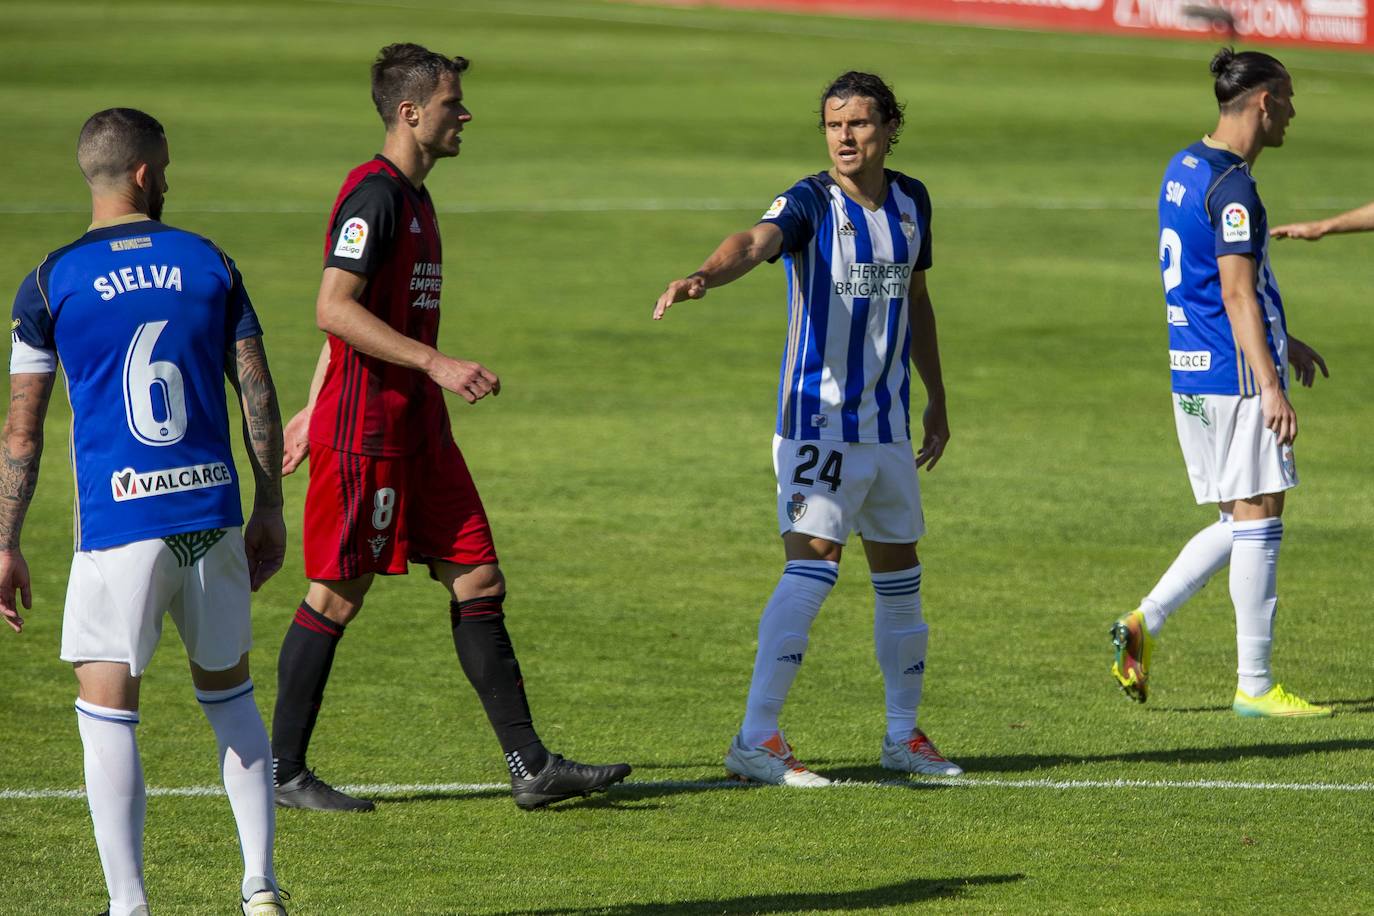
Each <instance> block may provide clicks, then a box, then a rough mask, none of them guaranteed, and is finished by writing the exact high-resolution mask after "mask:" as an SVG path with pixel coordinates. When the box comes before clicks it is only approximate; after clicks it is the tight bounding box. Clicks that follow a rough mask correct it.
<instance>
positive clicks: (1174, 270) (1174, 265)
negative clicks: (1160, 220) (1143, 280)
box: [1159, 229, 1183, 296]
mask: <svg viewBox="0 0 1374 916" xmlns="http://www.w3.org/2000/svg"><path fill="white" fill-rule="evenodd" d="M1166 254H1167V255H1168V256H1169V262H1168V263H1167V264H1165V263H1164V256H1165V255H1166ZM1159 263H1160V264H1161V265H1162V269H1163V271H1164V295H1166V296H1167V295H1169V291H1170V290H1172V289H1173V288H1174V287H1176V286H1178V285H1179V284H1180V283H1182V282H1183V239H1181V238H1179V235H1178V233H1177V232H1175V231H1174V230H1172V229H1165V230H1164V231H1163V232H1161V233H1160V234H1159Z"/></svg>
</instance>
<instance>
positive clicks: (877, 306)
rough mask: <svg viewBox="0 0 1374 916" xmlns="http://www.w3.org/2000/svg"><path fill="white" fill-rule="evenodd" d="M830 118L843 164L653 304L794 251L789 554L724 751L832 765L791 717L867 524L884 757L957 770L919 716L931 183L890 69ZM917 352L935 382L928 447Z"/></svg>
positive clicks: (856, 85)
mask: <svg viewBox="0 0 1374 916" xmlns="http://www.w3.org/2000/svg"><path fill="white" fill-rule="evenodd" d="M820 121H821V123H820V126H821V129H822V130H823V131H824V132H825V137H826V144H827V147H828V150H829V153H830V160H831V166H832V167H831V168H830V169H829V170H828V171H825V172H821V173H820V174H817V175H812V176H810V177H808V178H804V179H802V180H801V181H799V182H797V183H796V184H795V185H793V186H792V188H791V189H789V190H788V191H787V192H785V193H784V194H782V195H781V196H780V197H778V198H776V199H775V200H774V201H773V204H772V206H770V207H769V208H768V209H767V211H766V212H764V214H763V217H762V218H761V219H760V220H759V222H758V224H757V225H756V226H754V228H753V229H751V230H749V231H748V232H741V233H737V234H735V235H732V236H729V237H727V238H726V239H725V241H723V242H722V243H721V244H720V246H719V247H718V248H717V249H716V251H715V253H714V254H712V255H711V256H710V257H709V258H708V259H707V260H706V263H705V264H703V265H702V267H701V268H700V269H699V270H697V271H696V272H694V273H692V274H691V275H689V276H687V277H685V278H683V279H681V280H674V281H673V282H671V283H669V284H668V288H667V290H666V291H665V292H664V293H663V295H662V296H660V297H659V300H658V303H657V305H656V307H655V309H654V318H655V319H660V318H662V317H663V316H664V315H665V314H666V313H667V310H668V309H669V308H671V307H672V306H673V305H674V304H675V303H678V302H682V301H684V300H689V299H700V298H701V297H702V296H704V295H705V294H706V290H707V289H708V288H710V287H715V286H720V285H723V284H725V283H729V282H731V281H733V280H735V279H737V278H739V277H741V276H743V275H744V274H745V273H747V272H748V271H749V270H752V269H753V268H754V267H755V266H757V265H758V264H760V263H762V262H764V261H769V262H772V261H776V260H777V259H778V258H779V257H782V258H783V259H784V265H785V269H786V275H787V343H786V346H785V347H784V349H783V357H782V368H781V374H780V379H779V385H778V419H777V427H776V431H775V435H774V437H773V465H774V470H775V471H776V473H777V478H778V489H777V508H778V527H779V531H780V532H781V534H782V537H783V548H784V552H785V554H786V558H787V564H786V566H785V568H784V570H783V574H782V577H781V579H780V581H779V583H778V586H777V588H776V589H775V591H774V592H773V597H772V599H771V600H770V601H769V602H768V605H767V607H765V608H764V611H763V616H762V618H761V620H760V621H759V630H758V653H757V655H756V657H755V661H754V676H753V680H752V682H751V684H750V687H749V698H748V701H747V703H746V707H745V715H744V724H743V726H742V727H741V729H740V732H739V734H738V735H736V736H735V739H734V741H732V742H731V744H730V747H729V749H728V750H727V752H726V756H725V766H726V769H727V770H729V771H730V772H731V773H733V774H734V775H735V776H737V777H739V778H741V779H750V780H756V781H760V782H765V783H772V784H775V785H790V786H821V785H826V784H827V783H828V782H829V781H828V780H827V779H825V778H824V777H822V776H819V775H817V774H815V773H813V772H811V771H810V770H808V769H807V768H806V767H804V766H803V765H802V764H800V763H798V762H797V760H796V758H795V757H794V756H793V754H792V750H791V746H790V745H789V744H788V743H787V740H786V739H785V738H784V737H783V734H782V731H781V729H780V726H779V724H778V720H779V716H780V714H781V710H782V705H783V701H784V699H785V698H786V696H787V692H788V690H789V689H790V687H791V685H792V682H793V680H794V679H795V677H796V674H797V672H798V670H799V669H800V667H801V663H802V660H803V658H804V657H805V654H806V648H807V644H808V636H807V633H808V631H809V629H810V626H811V622H812V620H814V619H815V617H816V615H817V614H818V613H819V612H820V608H821V604H822V602H824V601H825V599H826V597H827V596H828V595H829V593H830V590H831V587H832V586H833V585H834V584H835V581H836V578H837V576H838V572H839V560H840V554H841V551H842V549H843V545H844V544H845V542H846V540H847V539H848V537H849V534H850V532H852V531H857V532H858V533H859V534H860V535H861V536H862V537H863V541H864V552H865V553H866V554H867V556H868V561H869V567H870V570H871V572H872V577H873V591H874V597H875V603H874V622H873V638H874V647H875V650H876V653H877V656H878V664H879V667H880V668H881V669H882V673H883V680H884V683H885V686H886V696H887V709H886V713H887V732H886V734H885V735H884V737H883V741H882V751H881V758H880V759H881V762H882V765H883V766H884V767H887V768H889V769H894V770H902V771H907V772H914V773H924V774H928V775H943V776H953V775H958V774H959V773H961V772H962V770H961V769H960V768H959V767H958V766H957V765H956V764H953V763H951V762H950V761H948V760H946V759H945V758H944V757H942V756H941V755H940V753H939V751H937V750H936V749H935V746H934V744H932V743H931V742H930V739H928V738H927V737H926V735H925V733H924V732H923V731H922V730H921V729H919V728H917V725H916V714H917V709H918V707H919V704H920V700H921V690H922V685H923V683H924V677H925V666H926V644H927V639H928V634H929V628H928V627H927V625H926V623H925V620H924V618H923V616H922V609H921V574H922V569H921V566H920V563H919V561H918V559H917V556H916V542H917V541H918V540H919V539H920V538H921V536H922V534H923V533H924V532H925V521H924V518H923V516H922V513H921V494H920V485H919V483H918V481H917V477H916V469H917V468H918V467H920V466H926V467H934V466H935V463H936V462H937V461H938V460H939V458H940V455H941V454H942V453H943V452H944V448H945V443H946V441H947V440H948V438H949V424H948V422H947V420H946V417H945V393H944V379H943V376H942V373H941V369H940V354H939V347H938V345H937V343H936V339H935V313H934V310H933V306H932V305H931V301H930V294H929V292H928V291H927V289H926V281H925V274H926V271H927V270H928V269H929V268H930V266H931V233H930V223H931V207H930V197H929V196H928V195H927V193H926V189H925V186H924V185H923V184H922V183H921V182H919V181H917V180H916V179H914V178H910V177H908V176H906V175H903V174H901V173H899V172H894V171H890V170H888V169H885V168H884V162H885V161H886V158H887V155H888V153H889V152H890V151H891V148H892V146H893V144H895V143H896V140H897V134H898V133H899V132H900V130H901V127H902V110H901V106H900V105H899V104H898V103H897V100H896V98H895V97H894V96H893V94H892V90H891V88H890V87H888V86H887V84H886V83H884V82H883V81H882V80H881V79H880V78H878V77H876V76H874V75H872V74H868V73H858V72H849V73H845V74H843V75H842V76H840V77H839V78H838V79H836V80H835V81H834V82H833V83H831V85H830V86H828V87H827V88H826V90H825V91H824V92H823V93H822V94H821V111H820ZM910 362H914V363H915V365H916V369H917V371H918V372H919V373H920V376H921V381H922V382H923V383H924V385H925V388H926V394H927V399H928V400H927V407H926V411H925V416H924V431H923V435H922V441H921V448H920V451H919V452H918V453H917V454H916V456H915V457H914V459H913V456H912V453H911V445H910V441H909V440H910V438H911V432H910V419H909V416H910V393H911V370H910V366H909V363H910Z"/></svg>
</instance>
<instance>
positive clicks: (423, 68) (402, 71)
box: [372, 43, 470, 128]
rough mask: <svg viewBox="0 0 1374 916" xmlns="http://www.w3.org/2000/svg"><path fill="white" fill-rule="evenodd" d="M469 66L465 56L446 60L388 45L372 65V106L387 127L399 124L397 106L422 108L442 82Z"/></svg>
mask: <svg viewBox="0 0 1374 916" xmlns="http://www.w3.org/2000/svg"><path fill="white" fill-rule="evenodd" d="M469 66H470V61H469V60H468V59H467V58H466V57H445V56H444V55H442V54H436V53H434V52H433V51H431V50H429V49H428V48H425V47H422V46H420V45H417V44H410V43H401V44H394V45H387V46H386V47H385V48H382V50H381V51H379V52H378V53H377V60H376V61H374V62H373V64H372V104H373V105H376V106H377V114H379V115H381V116H382V123H383V124H385V125H386V126H387V127H388V128H390V127H391V125H392V124H394V123H395V121H396V106H397V105H399V104H401V103H402V102H414V103H415V104H417V105H423V104H425V103H426V102H428V101H429V97H430V96H432V95H433V94H434V90H435V89H437V88H438V87H439V80H441V79H443V78H444V77H445V76H452V77H454V78H455V79H456V78H457V77H458V75H459V74H461V73H462V72H463V71H465V70H467V68H468V67H469Z"/></svg>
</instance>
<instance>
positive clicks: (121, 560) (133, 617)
mask: <svg viewBox="0 0 1374 916" xmlns="http://www.w3.org/2000/svg"><path fill="white" fill-rule="evenodd" d="M250 601H251V598H250V591H249V587H248V558H247V557H246V556H245V555H244V550H243V535H242V534H241V533H239V530H238V529H237V528H223V529H220V528H212V529H210V530H208V531H196V532H193V533H188V534H177V535H169V536H168V537H166V538H152V539H150V540H146V541H134V542H133V543H130V544H121V545H120V546H118V547H110V548H107V549H105V550H82V551H78V552H77V553H76V555H75V556H74V557H72V574H71V578H70V579H69V580H68V582H67V606H66V609H65V611H64V612H63V615H62V660H63V661H67V662H90V661H103V662H124V663H126V664H127V665H128V666H129V671H130V673H131V674H132V675H133V676H134V677H138V676H139V675H141V674H142V673H143V671H144V669H145V668H147V667H148V662H149V660H150V659H152V657H153V650H154V649H156V648H157V643H158V640H159V639H160V638H161V637H162V616H163V614H170V615H171V616H172V621H173V622H174V623H176V626H177V631H178V632H179V633H180V634H181V641H182V643H183V644H185V646H186V654H187V655H188V656H190V658H191V661H193V662H195V663H196V664H197V665H199V666H200V667H201V668H204V669H205V670H206V671H223V670H225V669H226V668H232V667H234V665H236V664H238V661H239V659H240V658H241V657H242V656H243V653H245V652H247V651H248V650H249V648H251V647H252V644H253V639H252V628H251V626H250V623H249V608H250Z"/></svg>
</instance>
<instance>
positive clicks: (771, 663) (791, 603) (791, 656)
mask: <svg viewBox="0 0 1374 916" xmlns="http://www.w3.org/2000/svg"><path fill="white" fill-rule="evenodd" d="M839 575H840V564H839V563H832V562H830V561H829V560H789V561H788V562H787V566H786V567H785V568H784V569H783V572H782V578H781V579H779V580H778V587H777V588H775V589H774V590H773V597H772V598H769V599H768V604H767V605H766V606H765V607H764V609H763V616H762V617H760V618H759V650H758V654H757V655H756V656H755V658H754V677H753V680H751V681H750V683H749V701H748V703H747V704H746V706H745V709H744V727H743V728H741V729H740V738H741V740H742V741H743V742H744V745H745V746H746V747H755V746H757V745H759V744H762V743H763V742H764V741H767V740H768V739H769V738H771V737H772V736H773V733H774V732H776V731H778V716H779V715H780V714H781V713H782V704H783V701H784V700H786V699H787V691H788V690H790V689H791V688H792V681H794V680H795V679H796V677H797V671H798V670H800V669H801V663H802V657H803V656H804V655H805V654H806V644H807V633H808V632H809V631H810V629H811V623H812V621H814V620H815V619H816V615H817V614H819V613H820V612H821V604H822V603H823V602H824V601H825V598H826V596H827V595H829V594H830V590H831V589H832V588H834V586H835V581H836V580H837V579H838V578H839Z"/></svg>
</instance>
